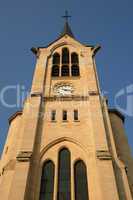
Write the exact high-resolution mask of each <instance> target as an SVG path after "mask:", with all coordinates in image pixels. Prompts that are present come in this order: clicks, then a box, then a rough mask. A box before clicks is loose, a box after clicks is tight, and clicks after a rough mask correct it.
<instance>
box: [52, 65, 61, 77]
mask: <svg viewBox="0 0 133 200" xmlns="http://www.w3.org/2000/svg"><path fill="white" fill-rule="evenodd" d="M59 72H60V67H59V65H53V67H52V76H53V77H56V76H59Z"/></svg>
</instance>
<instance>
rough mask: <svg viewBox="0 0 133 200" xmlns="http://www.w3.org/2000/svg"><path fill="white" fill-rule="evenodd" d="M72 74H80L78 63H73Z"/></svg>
mask: <svg viewBox="0 0 133 200" xmlns="http://www.w3.org/2000/svg"><path fill="white" fill-rule="evenodd" d="M71 74H72V76H79V75H80V73H79V66H78V65H76V64H75V65H72V67H71Z"/></svg>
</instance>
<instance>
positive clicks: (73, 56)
mask: <svg viewBox="0 0 133 200" xmlns="http://www.w3.org/2000/svg"><path fill="white" fill-rule="evenodd" d="M71 63H72V65H73V64H77V65H79V58H78V54H77V53H72V54H71Z"/></svg>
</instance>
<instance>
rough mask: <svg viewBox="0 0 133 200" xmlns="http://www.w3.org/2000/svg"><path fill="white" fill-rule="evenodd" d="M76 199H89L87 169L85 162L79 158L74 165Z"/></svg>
mask: <svg viewBox="0 0 133 200" xmlns="http://www.w3.org/2000/svg"><path fill="white" fill-rule="evenodd" d="M74 182H75V199H76V200H82V199H83V200H89V194H88V182H87V170H86V166H85V164H84V162H83V161H82V160H79V161H77V162H76V163H75V165H74Z"/></svg>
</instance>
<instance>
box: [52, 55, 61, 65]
mask: <svg viewBox="0 0 133 200" xmlns="http://www.w3.org/2000/svg"><path fill="white" fill-rule="evenodd" d="M53 65H60V54H58V53H55V54H54V55H53Z"/></svg>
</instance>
